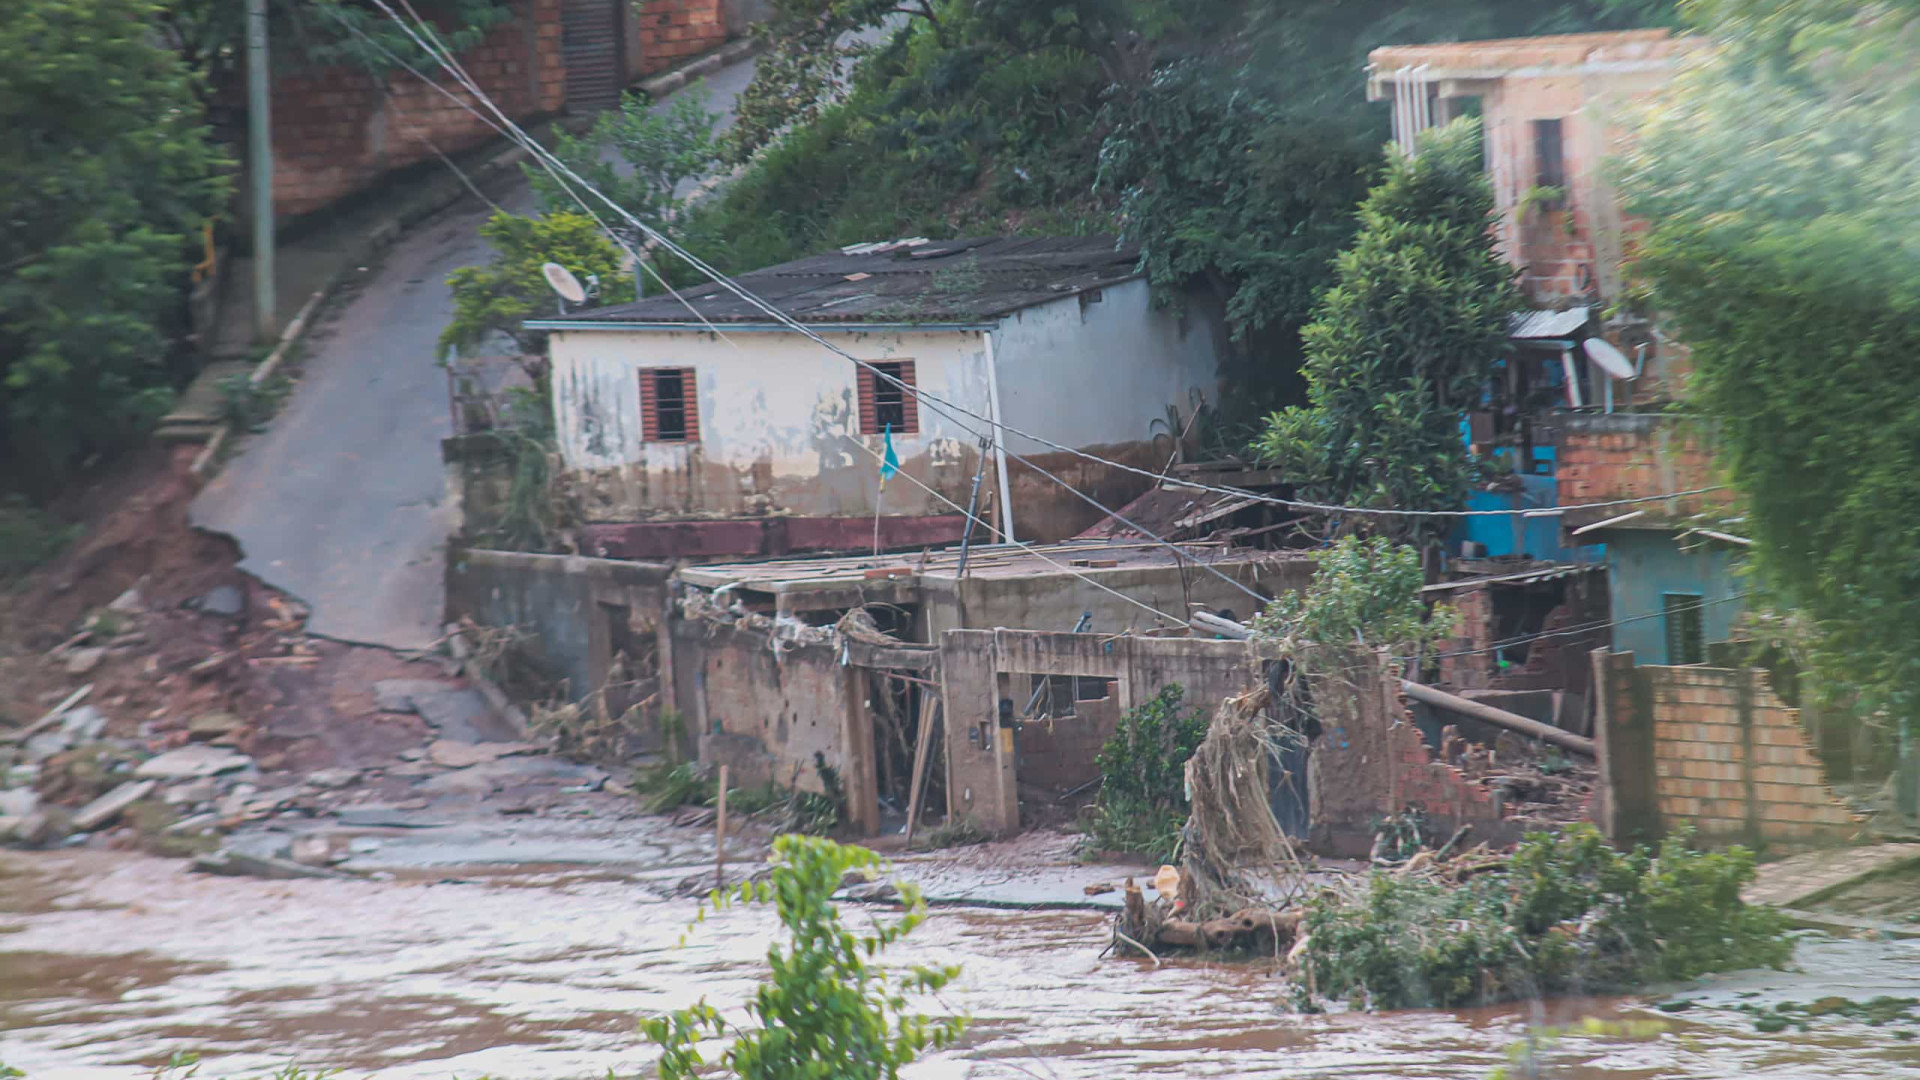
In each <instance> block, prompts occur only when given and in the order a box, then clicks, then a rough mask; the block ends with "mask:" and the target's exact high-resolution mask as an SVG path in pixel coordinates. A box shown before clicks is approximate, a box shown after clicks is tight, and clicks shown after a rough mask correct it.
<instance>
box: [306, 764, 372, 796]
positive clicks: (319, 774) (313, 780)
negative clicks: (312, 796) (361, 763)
mask: <svg viewBox="0 0 1920 1080" xmlns="http://www.w3.org/2000/svg"><path fill="white" fill-rule="evenodd" d="M359 781H360V770H359V769H349V768H345V767H341V768H337V769H319V770H316V771H314V772H310V773H308V774H307V786H308V787H316V788H322V789H325V790H329V791H331V790H335V789H338V788H344V787H352V786H353V785H354V784H356V783H358V782H359Z"/></svg>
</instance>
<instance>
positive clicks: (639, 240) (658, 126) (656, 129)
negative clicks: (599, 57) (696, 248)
mask: <svg viewBox="0 0 1920 1080" xmlns="http://www.w3.org/2000/svg"><path fill="white" fill-rule="evenodd" d="M699 97H700V95H699V94H698V93H689V94H685V95H683V96H681V97H678V98H676V99H674V101H673V102H672V103H671V104H668V105H666V106H664V107H660V108H655V107H654V106H652V105H650V104H649V103H648V102H647V99H646V98H644V97H641V96H640V95H639V94H624V95H622V96H621V98H620V107H619V108H618V109H612V110H609V111H607V112H604V113H601V114H600V116H599V118H598V119H596V120H595V121H594V124H593V128H592V129H591V130H590V131H588V132H587V133H586V134H585V135H582V136H574V135H572V134H569V133H567V132H564V131H563V132H561V133H560V136H559V140H558V142H557V143H556V144H555V146H554V151H553V152H554V156H555V157H557V158H559V159H560V161H561V163H562V164H564V165H566V167H567V168H569V169H571V170H572V171H573V172H575V173H577V174H578V175H579V176H580V177H581V178H582V179H584V180H586V181H587V183H589V184H590V185H592V186H593V187H594V188H596V189H598V190H599V191H600V192H601V193H602V194H604V195H606V197H607V198H609V199H611V200H613V202H615V203H617V204H618V205H619V206H620V208H621V209H623V210H625V211H626V212H627V213H629V214H632V215H633V216H634V217H636V218H638V219H639V220H641V221H642V222H645V223H646V225H647V227H648V228H651V229H654V230H656V231H659V232H663V233H671V232H672V231H673V229H674V225H675V223H676V219H677V218H678V217H679V215H680V211H681V209H682V207H683V206H684V205H685V202H686V197H685V196H683V195H682V194H681V193H680V190H679V189H680V188H681V186H682V185H684V184H686V183H687V182H688V181H691V180H698V179H700V178H702V177H704V176H706V175H708V174H709V173H711V172H712V171H713V170H714V167H715V166H717V165H718V164H719V160H720V159H719V149H718V147H717V145H716V143H715V141H714V137H713V125H714V122H715V121H716V120H718V119H719V117H718V116H716V115H715V114H713V113H709V112H707V111H706V110H705V109H703V108H701V107H700V102H699V100H698V99H699ZM609 150H611V151H612V157H611V158H609V157H608V156H607V153H606V152H607V151H609ZM521 168H523V169H524V170H525V171H526V174H527V179H528V180H529V181H531V182H532V184H533V190H534V192H535V193H536V194H538V195H539V196H540V201H541V203H542V204H543V205H544V206H545V207H546V209H547V210H548V211H549V212H559V211H567V212H572V211H573V210H574V208H575V207H577V206H579V205H580V204H579V203H578V202H576V201H574V195H572V194H569V193H568V189H569V188H571V189H572V190H573V191H574V192H576V193H578V194H580V195H581V196H583V197H584V198H585V199H586V202H587V205H588V206H589V207H591V208H592V211H593V213H594V214H597V215H599V216H600V219H601V220H602V221H604V222H606V224H607V227H608V228H610V229H612V230H613V231H614V232H615V233H617V234H618V235H620V237H621V238H622V239H623V240H624V241H625V242H626V243H627V245H628V246H630V247H633V248H636V249H638V248H640V247H641V246H642V245H644V244H645V243H646V242H647V239H646V236H645V235H644V234H643V233H641V231H640V230H639V229H638V228H636V227H634V226H632V225H631V224H629V223H628V222H627V221H625V220H624V219H622V218H621V217H620V216H619V215H618V214H615V213H614V212H613V211H612V210H610V209H609V208H608V207H607V205H606V204H605V203H603V202H600V201H599V200H598V199H596V198H594V197H593V196H591V195H586V194H585V192H582V191H580V185H578V184H575V183H573V182H572V181H567V182H566V183H565V184H562V183H561V181H560V180H559V179H556V178H555V177H554V176H553V175H552V174H550V173H548V172H547V171H546V170H545V169H543V168H540V167H539V166H537V165H523V166H521Z"/></svg>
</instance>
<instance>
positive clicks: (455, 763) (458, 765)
mask: <svg viewBox="0 0 1920 1080" xmlns="http://www.w3.org/2000/svg"><path fill="white" fill-rule="evenodd" d="M536 749H537V747H534V746H532V745H530V744H528V743H517V742H486V743H464V742H455V741H454V740H452V739H436V740H435V741H434V742H432V743H430V744H429V745H428V746H427V759H428V760H429V761H432V762H433V763H434V764H435V765H443V766H445V767H447V768H449V769H464V768H467V767H469V766H472V765H484V764H486V763H487V762H489V761H498V760H499V759H501V758H503V757H512V756H514V755H516V754H531V753H533V752H534V751H535V750H536Z"/></svg>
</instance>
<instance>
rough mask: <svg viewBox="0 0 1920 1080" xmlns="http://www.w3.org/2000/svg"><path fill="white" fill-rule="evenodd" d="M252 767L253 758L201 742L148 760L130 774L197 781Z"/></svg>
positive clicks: (159, 778) (149, 777) (155, 778)
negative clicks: (205, 777)
mask: <svg viewBox="0 0 1920 1080" xmlns="http://www.w3.org/2000/svg"><path fill="white" fill-rule="evenodd" d="M252 764H253V759H252V758H250V757H248V756H247V755H245V754H240V753H235V752H234V751H232V750H226V749H222V748H220V747H217V746H208V745H206V744H205V743H189V744H188V745H186V746H183V747H181V748H180V749H178V750H169V751H167V752H166V753H164V754H161V755H160V756H159V757H154V758H148V759H147V760H145V761H143V762H141V763H140V765H139V767H138V768H136V769H134V770H133V775H135V776H137V777H140V778H141V779H143V780H145V779H153V780H198V779H200V778H201V777H204V776H218V775H220V774H221V773H227V772H235V771H238V770H240V769H244V768H247V767H248V766H250V765H252Z"/></svg>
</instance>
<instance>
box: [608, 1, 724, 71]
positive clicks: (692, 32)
mask: <svg viewBox="0 0 1920 1080" xmlns="http://www.w3.org/2000/svg"><path fill="white" fill-rule="evenodd" d="M638 6H639V9H640V15H639V18H638V19H637V20H635V34H634V35H633V38H632V39H631V43H632V44H634V45H637V46H638V48H637V49H634V48H629V49H628V53H629V54H630V55H631V56H632V57H633V58H634V59H635V60H637V65H636V64H634V63H632V62H631V61H630V64H629V67H630V70H631V71H632V72H633V73H634V74H635V75H651V74H653V73H654V72H656V71H665V70H666V69H668V68H671V67H677V66H679V65H680V63H681V62H682V61H684V60H686V59H687V58H689V57H692V56H697V55H698V54H700V53H703V52H706V51H707V50H708V49H711V48H714V47H716V46H718V45H721V44H724V43H725V42H726V40H727V19H726V12H725V10H724V5H723V4H722V0H639V5H638Z"/></svg>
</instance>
